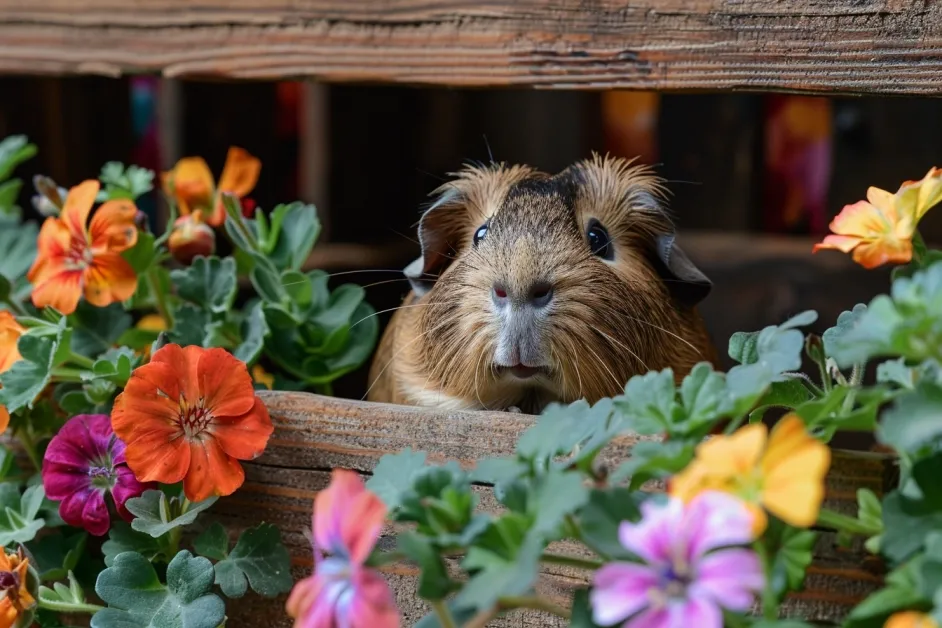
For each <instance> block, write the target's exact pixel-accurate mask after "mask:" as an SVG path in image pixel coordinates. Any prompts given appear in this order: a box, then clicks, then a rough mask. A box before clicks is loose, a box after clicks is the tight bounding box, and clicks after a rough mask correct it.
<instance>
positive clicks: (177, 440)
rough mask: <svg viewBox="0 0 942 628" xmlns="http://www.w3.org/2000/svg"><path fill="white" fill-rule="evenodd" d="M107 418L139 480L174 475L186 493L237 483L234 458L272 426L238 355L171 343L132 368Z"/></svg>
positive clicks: (250, 451)
mask: <svg viewBox="0 0 942 628" xmlns="http://www.w3.org/2000/svg"><path fill="white" fill-rule="evenodd" d="M111 424H112V427H113V428H114V431H115V433H116V434H117V435H118V438H120V439H121V440H123V441H124V442H125V443H126V444H127V449H126V450H125V457H126V459H127V463H128V467H130V469H131V471H133V472H134V475H135V477H137V479H138V480H139V481H141V482H163V483H164V484H174V483H176V482H179V481H181V480H182V481H183V492H184V493H185V494H186V496H187V498H188V499H189V500H191V501H202V500H204V499H206V498H208V497H210V496H212V495H230V494H231V493H233V492H234V491H235V490H236V489H237V488H239V487H240V486H242V483H243V482H244V481H245V473H244V471H243V470H242V465H240V464H239V460H252V459H253V458H256V457H258V456H259V455H261V453H262V452H263V451H264V450H265V446H266V444H267V443H268V438H269V436H271V433H272V431H273V430H274V428H273V427H272V423H271V418H269V416H268V410H267V409H266V408H265V405H264V404H263V403H262V402H261V400H260V399H259V398H258V397H256V396H255V389H254V387H253V385H252V378H251V377H250V376H249V371H248V369H247V368H246V366H245V364H244V363H243V362H241V361H239V360H238V359H236V358H235V357H233V356H232V355H231V354H229V353H228V352H226V351H225V350H224V349H218V348H216V349H204V348H202V347H198V346H189V347H185V348H184V347H180V346H179V345H175V344H168V345H165V346H164V347H161V348H160V349H159V350H157V351H156V352H155V353H154V355H153V356H152V357H151V361H150V362H149V363H147V364H145V365H143V366H141V367H139V368H137V369H135V371H134V372H133V373H132V374H131V378H130V379H129V380H128V384H127V386H126V387H125V389H124V392H122V393H121V394H120V395H118V398H117V399H116V400H115V403H114V410H113V411H112V413H111Z"/></svg>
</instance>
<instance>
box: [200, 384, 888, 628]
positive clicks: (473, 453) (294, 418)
mask: <svg viewBox="0 0 942 628" xmlns="http://www.w3.org/2000/svg"><path fill="white" fill-rule="evenodd" d="M260 396H261V397H262V399H263V400H264V402H265V404H266V405H267V407H268V409H269V412H270V413H271V417H272V421H273V423H274V424H275V433H274V434H273V435H272V437H271V439H270V441H269V444H268V448H267V450H266V452H265V454H264V455H263V456H262V457H260V458H258V459H257V460H254V461H252V462H246V463H245V465H244V466H245V472H246V481H245V484H244V485H243V487H242V488H241V489H239V491H237V492H236V493H235V494H234V495H232V496H230V497H226V498H223V499H220V500H219V502H217V504H216V505H215V506H214V507H213V508H212V509H211V510H210V511H209V516H208V517H205V522H204V523H205V524H208V523H209V522H211V521H214V520H216V521H220V522H222V523H224V524H225V525H226V526H227V529H229V531H230V534H231V535H232V537H233V539H234V538H235V537H236V535H238V533H239V532H240V531H241V530H243V529H245V528H248V527H251V526H254V525H258V524H259V523H261V522H263V521H265V522H269V523H273V524H275V525H277V526H278V528H279V529H280V530H281V533H282V538H283V540H284V541H285V544H286V545H287V547H288V549H289V552H290V553H291V557H292V563H293V568H292V569H293V575H294V577H295V580H298V579H300V578H302V577H305V576H307V575H309V574H310V571H311V567H312V557H311V548H310V544H309V541H308V540H307V537H306V536H305V530H307V529H309V528H310V525H311V507H312V503H313V499H314V497H315V496H316V495H317V492H318V491H319V490H321V489H323V488H325V487H326V486H327V484H328V482H329V479H330V470H331V469H333V468H338V467H340V468H347V469H353V470H356V471H358V472H360V473H361V474H363V475H369V474H370V473H371V472H372V470H373V468H374V467H375V466H376V463H377V462H378V461H379V459H380V457H381V456H382V455H383V454H386V453H396V452H399V451H401V450H403V449H405V448H406V447H409V448H412V449H413V450H415V451H425V452H427V453H428V454H429V459H430V460H431V461H433V462H444V461H445V460H456V461H458V462H459V463H460V464H461V465H462V466H464V467H471V466H473V464H474V461H475V460H477V459H480V458H484V457H489V456H505V455H510V454H512V453H513V451H514V448H515V446H516V443H517V440H518V438H519V437H520V435H521V434H522V433H523V431H524V430H526V429H527V428H528V427H530V426H531V425H533V423H534V421H535V419H536V417H533V416H529V415H523V414H510V413H504V412H441V411H435V410H428V409H423V408H415V407H409V406H395V405H387V404H376V403H369V402H360V401H350V400H344V399H337V398H332V397H323V396H319V395H313V394H308V393H291V392H264V393H260ZM640 440H646V439H644V438H643V437H638V436H627V437H624V438H619V439H617V440H616V442H614V443H613V444H612V446H611V447H610V448H608V449H607V450H606V451H604V452H603V453H602V454H601V459H602V460H604V461H607V462H609V463H611V464H617V463H618V462H620V461H622V460H624V459H625V458H627V457H628V456H629V455H630V450H631V447H632V446H633V445H634V444H635V443H637V442H639V441H640ZM893 473H894V464H893V461H892V459H891V458H889V457H888V456H884V455H878V454H871V453H864V452H845V451H834V452H833V456H832V465H831V470H830V472H829V475H828V478H827V490H826V495H825V505H826V507H828V508H831V509H833V510H835V511H838V512H841V513H844V514H850V515H853V514H855V513H856V509H857V507H856V491H857V489H859V488H869V489H870V490H872V491H873V492H874V493H876V494H877V495H878V496H879V495H882V494H883V493H884V492H885V491H886V490H887V488H888V487H889V486H890V481H891V478H892V474H893ZM479 494H480V496H481V508H482V510H484V511H491V512H496V511H498V510H499V509H500V506H499V504H497V503H496V501H495V500H494V498H493V496H492V494H491V492H490V491H489V490H488V489H486V488H484V487H481V488H480V489H479ZM201 521H203V520H201ZM394 528H395V526H393V525H388V526H387V527H386V529H385V530H384V531H383V536H382V538H381V539H380V545H381V546H383V547H392V546H393V543H394V536H395V529H394ZM552 549H553V550H554V551H560V552H571V553H581V554H582V555H589V554H588V553H587V550H585V549H583V548H581V547H579V546H576V545H575V544H572V543H567V542H562V543H558V544H555V546H554V547H553V548H552ZM452 566H453V567H454V565H452ZM385 571H386V574H387V576H388V577H389V581H390V584H391V586H392V588H393V590H394V592H395V595H396V601H397V604H398V606H399V609H400V611H401V612H402V614H403V626H411V625H413V624H414V623H415V622H416V621H418V620H419V619H420V618H421V617H423V616H424V615H425V614H426V613H427V612H428V607H427V605H426V604H425V603H424V602H423V601H422V600H420V599H418V597H417V596H416V594H415V591H416V583H417V574H418V570H417V569H416V568H415V567H414V566H412V565H407V564H395V565H392V566H390V567H388V568H387V569H386V570H385ZM586 582H587V581H586V573H585V572H580V571H579V570H576V569H572V568H567V567H561V566H557V565H550V566H546V567H545V568H543V569H542V574H541V577H540V581H539V583H538V585H537V589H538V591H539V592H540V593H542V594H545V595H547V596H549V597H551V598H553V599H554V600H556V601H557V602H559V603H561V604H565V603H567V601H568V599H569V597H570V596H571V595H572V592H573V591H574V590H575V589H577V588H579V587H582V586H585V584H586ZM882 582H883V572H882V565H880V563H879V561H876V560H874V559H873V558H872V557H871V556H870V555H869V554H868V553H867V552H866V551H865V550H864V549H863V548H862V547H861V546H860V544H859V543H857V544H856V545H855V546H853V547H851V548H849V549H844V548H841V547H839V546H838V545H837V542H836V537H835V534H834V533H832V532H829V531H821V534H820V536H819V540H818V543H817V546H816V547H815V552H814V562H813V563H812V565H811V566H810V568H809V569H808V576H807V578H806V581H805V588H804V590H803V591H801V592H798V593H795V594H793V595H791V596H790V598H789V599H788V600H787V602H786V604H785V605H784V607H783V613H784V614H785V615H788V616H790V617H801V618H804V619H806V620H810V621H839V620H840V619H842V618H843V617H844V616H846V614H847V613H848V612H849V611H850V609H851V608H852V607H853V606H854V605H856V604H858V603H859V602H860V601H862V600H863V599H864V598H865V597H866V596H867V595H868V594H869V593H870V592H872V591H874V590H875V589H877V588H879V587H880V586H882ZM285 599H286V596H284V595H283V596H280V597H278V598H275V599H273V600H266V599H261V598H259V597H258V596H254V595H250V596H246V598H243V599H242V600H234V601H233V602H231V604H230V607H229V615H230V617H231V618H232V619H233V625H234V626H243V625H245V626H249V625H252V626H254V625H268V626H290V625H291V623H290V620H289V619H288V618H287V616H286V615H285V612H284V602H285ZM490 625H493V626H508V627H524V626H528V627H529V626H547V627H549V626H563V625H565V623H564V622H562V621H560V620H558V619H557V618H554V617H550V616H547V615H543V614H540V613H537V612H534V611H520V612H515V613H512V614H510V615H508V616H506V617H502V618H500V619H499V620H496V621H494V622H493V623H492V624H490Z"/></svg>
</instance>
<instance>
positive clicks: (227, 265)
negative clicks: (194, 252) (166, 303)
mask: <svg viewBox="0 0 942 628" xmlns="http://www.w3.org/2000/svg"><path fill="white" fill-rule="evenodd" d="M170 278H171V280H172V281H173V283H174V285H175V286H176V287H177V294H178V295H179V296H180V298H181V299H184V300H186V301H189V302H190V303H193V304H195V305H198V306H200V307H201V308H204V309H207V310H209V311H211V312H213V313H216V314H225V313H226V312H228V311H229V310H230V309H232V303H233V301H234V300H235V297H236V292H237V289H238V282H237V279H236V263H235V259H233V258H232V257H226V258H222V259H220V258H219V257H216V256H215V255H214V256H212V257H209V258H207V257H202V256H200V257H197V258H195V259H194V260H193V262H192V263H191V264H190V265H189V266H188V267H186V268H184V269H179V270H174V271H171V273H170Z"/></svg>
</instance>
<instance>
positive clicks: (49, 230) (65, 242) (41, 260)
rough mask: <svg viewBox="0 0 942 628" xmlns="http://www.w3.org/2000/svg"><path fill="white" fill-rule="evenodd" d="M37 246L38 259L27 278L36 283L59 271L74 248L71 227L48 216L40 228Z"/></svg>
mask: <svg viewBox="0 0 942 628" xmlns="http://www.w3.org/2000/svg"><path fill="white" fill-rule="evenodd" d="M36 248H37V249H38V252H37V255H36V259H35V260H34V261H33V265H32V267H31V268H30V269H29V272H27V273H26V278H27V279H29V281H30V283H32V284H34V285H35V284H37V283H40V282H42V281H44V280H45V279H46V277H47V276H48V275H49V274H50V273H52V274H54V273H55V272H58V267H59V266H61V265H62V262H63V261H64V258H65V256H66V255H67V254H68V253H69V250H70V249H71V248H72V235H71V234H70V233H69V228H68V227H67V226H66V225H65V223H64V222H62V221H61V220H59V219H57V218H46V220H45V222H43V226H42V229H40V230H39V238H38V239H37V241H36Z"/></svg>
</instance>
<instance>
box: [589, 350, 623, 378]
mask: <svg viewBox="0 0 942 628" xmlns="http://www.w3.org/2000/svg"><path fill="white" fill-rule="evenodd" d="M583 346H584V347H585V348H586V349H588V350H589V353H591V354H592V355H593V356H595V359H596V360H598V361H599V364H601V365H602V368H603V369H605V370H606V371H607V372H608V374H609V375H610V376H611V378H612V381H614V382H615V388H621V387H623V386H624V385H625V384H624V383H623V382H619V381H618V378H617V377H615V374H614V373H612V370H611V369H610V368H608V365H607V364H605V361H604V360H603V359H602V358H600V357H599V354H598V353H596V352H595V351H594V350H593V349H592V347H590V346H589V345H588V344H586V345H583Z"/></svg>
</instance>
